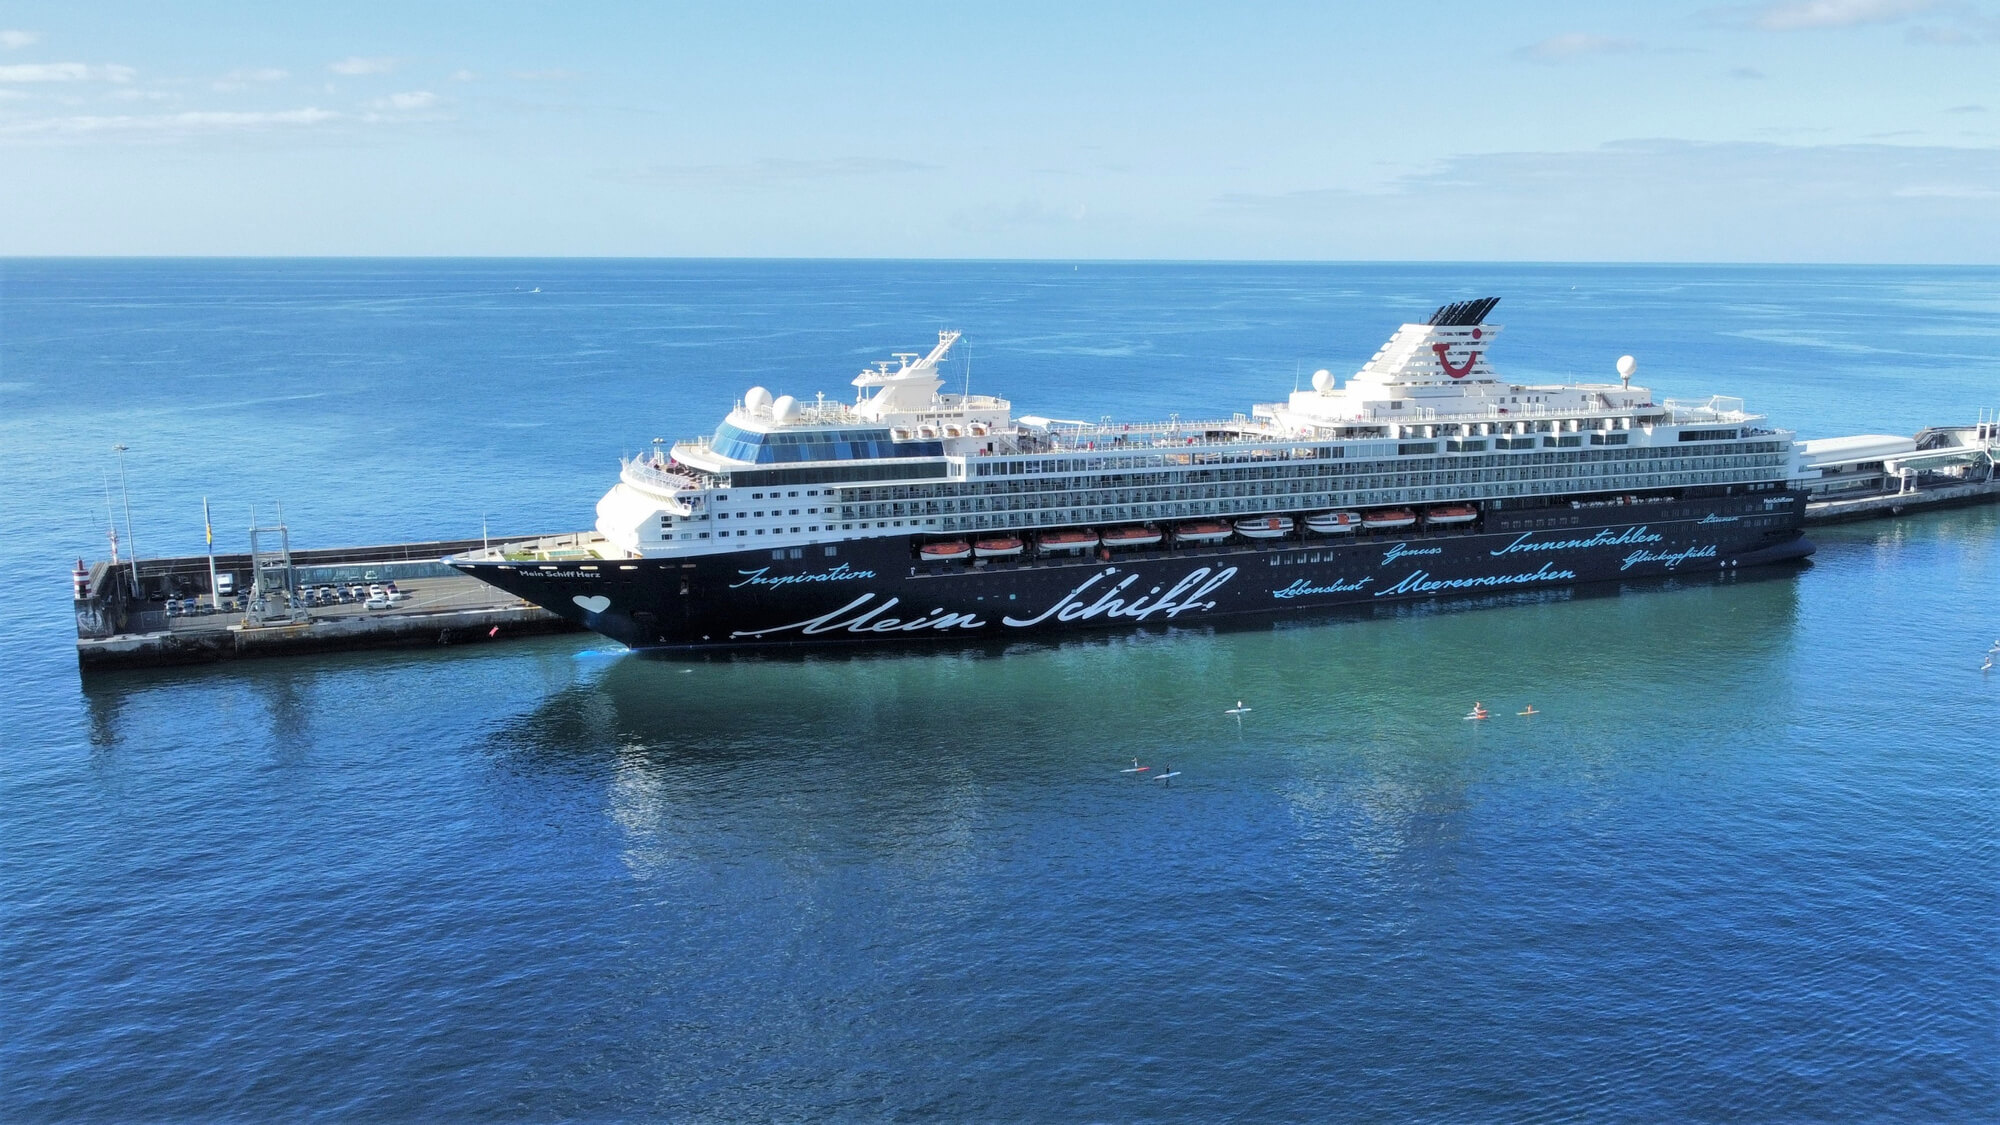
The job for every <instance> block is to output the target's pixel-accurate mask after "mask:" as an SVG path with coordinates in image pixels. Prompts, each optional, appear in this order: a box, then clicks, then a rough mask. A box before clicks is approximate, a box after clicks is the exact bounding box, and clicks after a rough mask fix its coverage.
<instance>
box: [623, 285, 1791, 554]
mask: <svg viewBox="0 0 2000 1125" xmlns="http://www.w3.org/2000/svg"><path fill="white" fill-rule="evenodd" d="M1493 303H1494V300H1493V299H1487V300H1483V301H1471V302H1465V303H1462V304H1456V305H1448V306H1446V307H1444V308H1442V309H1439V310H1438V312H1437V314H1436V315H1434V316H1433V317H1432V318H1431V322H1430V323H1427V324H1405V325H1403V326H1402V328H1400V329H1399V330H1398V331H1397V332H1396V334H1395V335H1394V336H1393V337H1391V339H1390V340H1389V342H1388V343H1387V344H1385V345H1384V346H1383V347H1382V349H1381V350H1380V351H1378V352H1377V353H1376V354H1375V356H1374V357H1373V358H1372V359H1370V360H1369V361H1368V363H1367V364H1365V365H1364V366H1363V367H1362V368H1361V370H1360V371H1359V372H1357V373H1356V374H1355V375H1354V376H1353V377H1352V378H1350V379H1349V380H1347V382H1346V384H1345V385H1344V386H1336V385H1335V383H1334V380H1333V377H1332V375H1331V374H1330V373H1329V372H1326V371H1320V372H1317V373H1316V374H1315V375H1314V377H1313V381H1312V387H1311V389H1309V390H1301V391H1296V392H1294V393H1293V394H1292V395H1291V396H1290V397H1289V398H1288V399H1286V400H1285V401H1283V402H1277V403H1269V404H1263V405H1258V406H1256V407H1254V408H1253V409H1252V411H1251V412H1250V414H1248V415H1244V414H1237V415H1235V416H1234V417H1232V418H1229V419H1224V420H1214V421H1199V422H1190V421H1182V420H1180V419H1178V418H1174V419H1171V420H1169V421H1166V422H1153V423H1145V424H1136V425H1112V424H1096V425H1093V424H1088V423H1081V422H1061V421H1052V420H1050V419H1046V418H1038V417H1034V416H1023V417H1021V418H1018V419H1016V418H1014V417H1013V415H1012V412H1011V407H1010V404H1009V403H1008V401H1007V400H1005V399H1001V398H995V397H990V396H976V395H959V394H947V393H943V390H942V388H943V379H942V378H941V377H940V375H939V374H938V370H937V369H938V364H939V362H940V361H941V360H942V359H943V358H944V356H945V354H946V353H947V352H948V351H949V349H950V348H951V345H952V344H953V343H954V342H955V341H956V340H957V339H958V333H956V332H942V333H940V334H939V338H938V343H937V346H936V347H935V348H933V349H932V350H931V351H930V352H929V353H928V354H927V355H923V356H921V357H919V356H918V355H917V354H916V353H904V354H899V355H898V356H897V357H896V358H895V360H893V361H889V362H884V363H880V364H877V365H876V366H874V367H873V368H871V369H869V370H867V371H864V372H862V373H861V374H860V375H858V376H857V377H855V379H854V380H853V385H854V386H855V387H857V388H859V390H858V394H857V399H856V401H855V402H854V403H852V404H842V403H834V402H828V401H826V400H825V399H824V398H823V397H820V398H816V399H815V400H813V401H810V402H805V401H800V400H799V399H796V398H794V397H793V396H791V395H781V396H776V397H774V396H773V395H771V393H770V392H769V391H767V390H765V389H764V388H762V387H753V388H751V389H750V391H749V392H748V393H746V394H745V395H744V397H743V400H742V402H740V403H739V404H738V405H737V406H736V408H735V409H734V410H732V411H731V412H730V414H729V415H728V417H727V418H726V419H724V421H723V423H722V424H721V426H719V427H718V428H717V430H716V432H715V434H714V435H713V436H711V437H708V438H703V439H700V440H696V441H687V442H681V443H679V444H676V445H674V446H673V447H672V449H671V451H664V450H656V451H655V452H654V453H653V454H652V455H651V456H648V457H644V458H640V459H636V460H632V461H628V462H626V463H625V465H624V469H623V472H622V473H621V474H620V479H619V482H618V484H617V485H616V486H614V487H613V488H612V489H611V491H610V492H608V493H606V494H605V496H604V498H603V499H602V500H600V501H599V502H598V507H597V512H598V521H597V530H598V533H599V535H600V536H601V537H602V540H601V542H598V543H596V544H595V546H594V550H595V553H597V554H598V555H600V556H602V557H605V558H619V557H627V558H629V557H635V556H646V557H657V556H673V555H707V554H714V553H721V552H729V551H738V550H747V549H754V548H766V547H768V548H772V549H774V550H775V549H798V548H804V547H808V546H811V545H813V544H821V543H835V542H840V541H844V540H849V539H858V538H864V537H873V536H919V537H932V536H950V535H958V534H965V533H970V532H975V531H1007V530H1018V531H1027V530H1035V529H1059V528H1069V527H1076V528H1091V527H1099V526H1103V525H1107V524H1116V523H1144V522H1153V521H1177V520H1188V519H1200V518H1204V517H1229V518H1237V517H1247V516H1257V515H1267V514H1269V515H1281V514H1290V513H1312V512H1317V511H1321V510H1326V509H1368V508H1380V507H1385V506H1403V505H1430V504H1439V503H1450V502H1469V503H1474V504H1484V505H1488V506H1493V505H1500V504H1510V503H1533V502H1546V501H1548V500H1550V499H1558V498H1559V499H1563V500H1569V501H1573V502H1587V498H1589V497H1592V496H1598V495H1612V494H1618V495H1623V494H1637V493H1642V492H1648V491H1653V492H1657V491H1658V490H1668V489H1672V490H1684V489H1690V488H1704V487H1711V486H1739V487H1751V488H1763V487H1769V488H1773V489H1776V488H1780V487H1783V486H1784V484H1785V482H1787V481H1788V480H1791V479H1793V478H1794V477H1796V476H1798V475H1799V472H1800V470H1799V468H1798V465H1797V459H1796V454H1795V452H1794V449H1793V441H1792V434H1790V433H1789V432H1785V431H1776V430H1771V429H1767V428H1765V427H1764V426H1763V421H1764V420H1763V418H1762V417H1761V416H1759V415H1754V414H1750V413H1747V412H1745V410H1744V409H1743V404H1742V402H1741V401H1740V400H1737V399H1724V398H1715V399H1710V400H1708V401H1706V402H1703V403H1699V404H1690V403H1680V402H1675V401H1672V400H1668V401H1665V402H1657V403H1656V402H1655V401H1654V400H1653V395H1652V392H1651V391H1649V390H1647V389H1646V388H1645V387H1642V386H1634V385H1632V383H1631V376H1632V374H1633V371H1634V369H1635V365H1634V364H1633V363H1632V361H1631V357H1629V356H1627V357H1624V358H1622V359H1621V360H1620V361H1619V363H1618V370H1619V373H1620V376H1621V379H1620V381H1619V382H1617V383H1577V384H1559V385H1523V384H1515V383H1510V382H1507V381H1505V380H1503V379H1501V378H1500V377H1499V376H1498V375H1496V374H1495V373H1494V371H1493V368H1492V366H1491V363H1490V361H1489V358H1488V353H1489V352H1490V350H1491V347H1492V344H1493V341H1494V339H1495V338H1496V337H1497V336H1498V335H1499V334H1500V331H1501V329H1500V327H1499V326H1497V325H1488V324H1485V323H1483V319H1484V317H1485V314H1486V313H1487V312H1488V311H1490V310H1491V308H1492V306H1493Z"/></svg>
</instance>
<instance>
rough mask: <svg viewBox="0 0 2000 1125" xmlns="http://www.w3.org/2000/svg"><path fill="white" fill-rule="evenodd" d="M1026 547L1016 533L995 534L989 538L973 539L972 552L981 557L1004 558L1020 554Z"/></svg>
mask: <svg viewBox="0 0 2000 1125" xmlns="http://www.w3.org/2000/svg"><path fill="white" fill-rule="evenodd" d="M1025 549H1026V548H1025V547H1023V546H1022V545H1021V537H1020V536H1018V535H996V536H994V537H993V538H991V539H974V540H973V541H972V553H973V554H975V555H978V556H979V557H980V558H982V559H1005V558H1012V557H1013V556H1015V555H1018V554H1020V553H1021V552H1022V551H1023V550H1025Z"/></svg>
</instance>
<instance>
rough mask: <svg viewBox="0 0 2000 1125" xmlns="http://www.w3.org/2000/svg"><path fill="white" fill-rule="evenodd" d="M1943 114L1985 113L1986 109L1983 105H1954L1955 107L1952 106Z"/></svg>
mask: <svg viewBox="0 0 2000 1125" xmlns="http://www.w3.org/2000/svg"><path fill="white" fill-rule="evenodd" d="M1945 112H1946V113H1985V112H1986V107H1985V106H1983V105H1955V106H1952V107H1951V108H1950V109H1947V110H1945Z"/></svg>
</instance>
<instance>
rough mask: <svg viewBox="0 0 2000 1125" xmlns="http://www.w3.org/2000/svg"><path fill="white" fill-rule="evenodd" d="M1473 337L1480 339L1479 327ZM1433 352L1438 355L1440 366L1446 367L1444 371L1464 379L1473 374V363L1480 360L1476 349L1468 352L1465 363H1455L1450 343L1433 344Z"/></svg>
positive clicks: (1456, 377) (1473, 331)
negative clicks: (1452, 359)
mask: <svg viewBox="0 0 2000 1125" xmlns="http://www.w3.org/2000/svg"><path fill="white" fill-rule="evenodd" d="M1472 338H1473V339H1475V340H1477V339H1479V329H1477V328H1475V329H1473V330H1472ZM1431 352H1432V354H1434V355H1436V356H1437V357H1438V366H1439V367H1442V368H1444V373H1445V374H1447V375H1449V376H1451V377H1452V378H1454V379H1463V378H1465V377H1466V376H1467V375H1470V374H1472V365H1473V364H1475V363H1478V362H1479V352H1478V351H1477V350H1474V351H1471V352H1467V353H1466V356H1465V362H1464V363H1457V364H1455V363H1453V362H1452V361H1451V355H1450V352H1451V345H1450V344H1432V345H1431Z"/></svg>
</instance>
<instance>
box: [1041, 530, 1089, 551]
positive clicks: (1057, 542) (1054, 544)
mask: <svg viewBox="0 0 2000 1125" xmlns="http://www.w3.org/2000/svg"><path fill="white" fill-rule="evenodd" d="M1035 546H1037V547H1040V548H1041V549H1042V550H1044V551H1088V550H1090V549H1091V548H1092V547H1095V546H1097V533H1096V532H1095V531H1089V530H1067V531H1044V532H1042V533H1041V534H1039V535H1037V536H1035Z"/></svg>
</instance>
